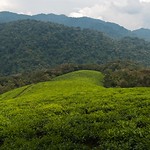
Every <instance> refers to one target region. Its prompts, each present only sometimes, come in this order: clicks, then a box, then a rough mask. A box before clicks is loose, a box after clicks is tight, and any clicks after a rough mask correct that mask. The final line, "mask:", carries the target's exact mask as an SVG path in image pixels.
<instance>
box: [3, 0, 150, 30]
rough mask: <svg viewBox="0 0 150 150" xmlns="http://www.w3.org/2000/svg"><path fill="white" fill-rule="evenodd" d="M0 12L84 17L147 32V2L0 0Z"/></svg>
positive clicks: (149, 18) (149, 8) (149, 19)
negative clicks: (143, 29) (142, 29)
mask: <svg viewBox="0 0 150 150" xmlns="http://www.w3.org/2000/svg"><path fill="white" fill-rule="evenodd" d="M0 11H10V12H16V13H21V14H28V15H34V14H39V13H45V14H49V13H54V14H65V15H67V16H70V17H83V16H87V17H91V18H96V19H101V20H104V21H109V22H114V23H117V24H119V25H121V26H124V27H125V28H127V29H130V30H134V29H138V28H149V29H150V0H0Z"/></svg>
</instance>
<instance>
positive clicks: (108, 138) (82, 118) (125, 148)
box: [0, 70, 150, 150]
mask: <svg viewBox="0 0 150 150" xmlns="http://www.w3.org/2000/svg"><path fill="white" fill-rule="evenodd" d="M102 81H103V75H102V74H101V73H100V72H97V71H88V70H83V71H76V72H72V73H68V74H66V75H62V76H59V77H56V78H54V80H52V81H49V82H41V83H38V84H32V85H28V86H25V87H22V88H18V89H15V90H12V91H10V92H7V93H4V94H2V95H0V150H91V149H93V150H149V149H150V88H128V89H125V88H104V87H103V83H102Z"/></svg>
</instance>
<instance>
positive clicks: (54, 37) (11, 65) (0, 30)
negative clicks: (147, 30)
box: [0, 20, 150, 75]
mask: <svg viewBox="0 0 150 150" xmlns="http://www.w3.org/2000/svg"><path fill="white" fill-rule="evenodd" d="M0 35H1V36H0V65H1V66H0V67H1V70H0V74H1V75H11V74H16V73H21V72H26V71H31V70H36V69H43V68H48V67H55V66H57V65H60V64H63V63H75V64H104V63H107V62H110V61H114V60H120V59H121V60H132V61H134V62H138V63H140V64H142V65H145V66H149V65H150V61H149V60H150V43H149V42H146V41H144V40H141V39H138V38H131V37H126V38H123V39H121V40H119V41H115V40H112V39H111V38H109V37H107V36H105V35H104V34H103V33H102V32H98V31H93V30H89V29H80V28H73V27H66V26H63V25H59V24H54V23H48V22H47V23H44V22H41V21H35V20H21V21H16V22H10V23H3V24H0Z"/></svg>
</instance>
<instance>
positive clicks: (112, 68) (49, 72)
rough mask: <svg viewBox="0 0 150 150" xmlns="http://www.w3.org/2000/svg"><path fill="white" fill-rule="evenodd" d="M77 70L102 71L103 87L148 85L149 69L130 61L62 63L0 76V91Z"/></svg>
mask: <svg viewBox="0 0 150 150" xmlns="http://www.w3.org/2000/svg"><path fill="white" fill-rule="evenodd" d="M77 70H96V71H100V72H102V73H103V74H104V75H105V77H104V81H103V82H104V86H105V87H125V88H126V87H150V69H144V68H143V67H141V66H138V65H137V64H134V63H131V62H121V61H116V62H110V63H108V64H105V65H97V64H85V65H77V64H63V65H60V66H57V67H56V68H54V69H45V70H38V71H34V72H28V73H23V74H15V75H11V76H1V77H0V93H4V92H6V91H9V90H11V89H14V88H18V87H21V86H24V85H29V84H34V83H38V82H44V81H50V80H52V79H53V78H55V77H56V76H59V75H62V74H65V73H69V72H72V71H77Z"/></svg>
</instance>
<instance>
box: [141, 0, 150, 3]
mask: <svg viewBox="0 0 150 150" xmlns="http://www.w3.org/2000/svg"><path fill="white" fill-rule="evenodd" d="M140 2H144V3H150V0H140Z"/></svg>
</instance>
